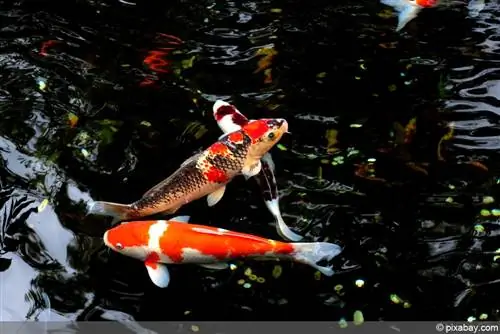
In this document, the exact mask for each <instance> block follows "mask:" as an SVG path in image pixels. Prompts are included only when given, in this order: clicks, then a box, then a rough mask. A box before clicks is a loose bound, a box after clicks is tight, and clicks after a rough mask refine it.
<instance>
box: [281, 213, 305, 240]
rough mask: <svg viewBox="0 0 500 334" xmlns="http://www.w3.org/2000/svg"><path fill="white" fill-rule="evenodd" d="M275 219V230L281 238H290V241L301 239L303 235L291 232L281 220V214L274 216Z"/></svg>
mask: <svg viewBox="0 0 500 334" xmlns="http://www.w3.org/2000/svg"><path fill="white" fill-rule="evenodd" d="M276 221H277V224H276V231H277V232H278V234H279V235H280V236H281V237H282V238H283V239H287V240H290V241H300V240H302V239H303V238H304V237H303V236H301V235H299V234H297V233H295V232H293V231H292V230H291V229H290V228H289V227H288V226H287V225H286V223H285V221H284V220H283V218H282V217H281V215H279V216H277V217H276Z"/></svg>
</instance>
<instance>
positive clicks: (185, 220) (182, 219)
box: [170, 216, 191, 223]
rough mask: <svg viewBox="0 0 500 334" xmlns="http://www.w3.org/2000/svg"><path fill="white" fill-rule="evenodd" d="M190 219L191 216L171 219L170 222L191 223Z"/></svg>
mask: <svg viewBox="0 0 500 334" xmlns="http://www.w3.org/2000/svg"><path fill="white" fill-rule="evenodd" d="M189 219H191V216H177V217H174V218H171V219H170V220H172V221H175V222H178V223H189Z"/></svg>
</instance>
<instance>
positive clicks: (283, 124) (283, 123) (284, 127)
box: [276, 118, 288, 133]
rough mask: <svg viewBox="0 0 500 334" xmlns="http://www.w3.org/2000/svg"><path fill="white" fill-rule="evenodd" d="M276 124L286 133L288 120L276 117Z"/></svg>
mask: <svg viewBox="0 0 500 334" xmlns="http://www.w3.org/2000/svg"><path fill="white" fill-rule="evenodd" d="M276 125H277V127H278V128H280V129H281V130H282V131H283V132H284V133H288V122H287V121H286V119H284V118H278V119H277V120H276Z"/></svg>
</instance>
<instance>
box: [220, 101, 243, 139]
mask: <svg viewBox="0 0 500 334" xmlns="http://www.w3.org/2000/svg"><path fill="white" fill-rule="evenodd" d="M212 109H213V112H214V118H215V120H216V121H217V125H219V128H220V129H221V130H222V131H223V132H224V133H229V132H234V131H238V130H240V129H241V127H242V126H243V125H245V124H247V123H248V118H246V117H245V116H243V114H242V113H240V112H239V110H238V109H236V107H235V106H233V105H232V104H229V103H227V102H224V101H222V100H217V101H215V103H214V106H213V108H212Z"/></svg>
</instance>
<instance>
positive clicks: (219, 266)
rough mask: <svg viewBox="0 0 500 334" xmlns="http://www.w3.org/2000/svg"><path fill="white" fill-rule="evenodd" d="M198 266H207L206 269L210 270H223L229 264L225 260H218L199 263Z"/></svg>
mask: <svg viewBox="0 0 500 334" xmlns="http://www.w3.org/2000/svg"><path fill="white" fill-rule="evenodd" d="M199 266H200V267H203V268H207V269H212V270H224V269H227V268H229V264H227V263H225V262H218V263H208V264H200V265H199Z"/></svg>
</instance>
